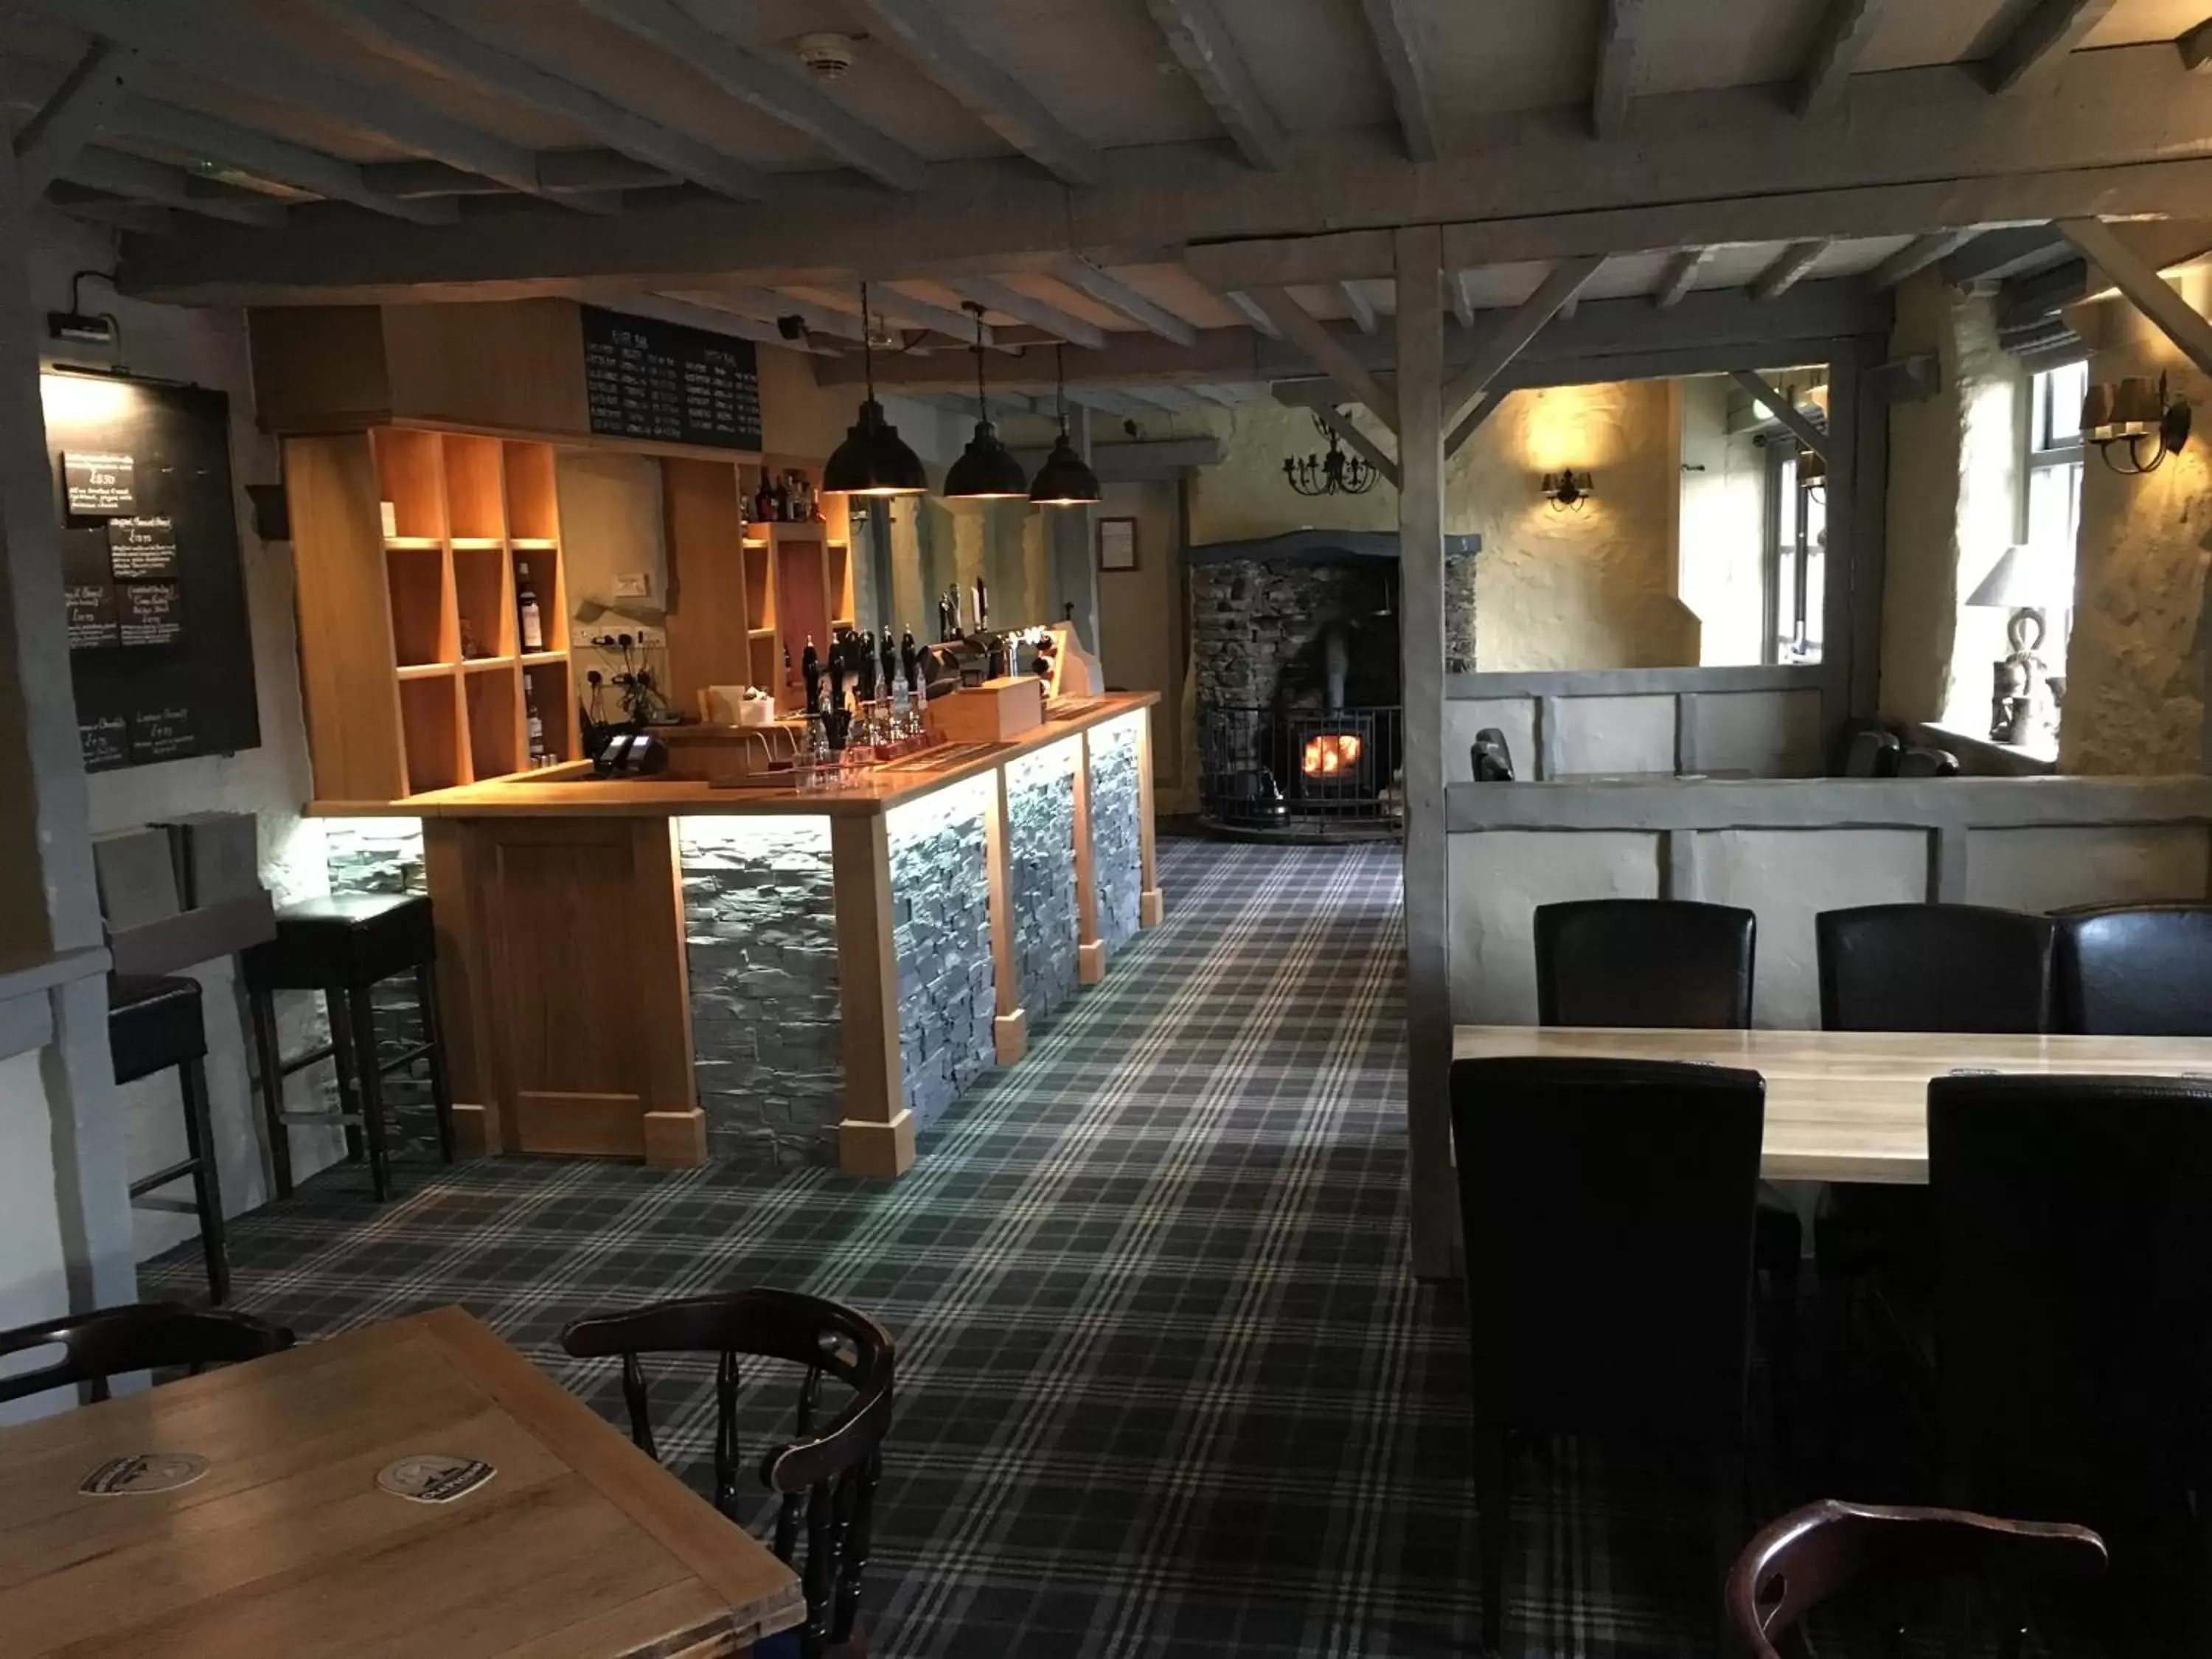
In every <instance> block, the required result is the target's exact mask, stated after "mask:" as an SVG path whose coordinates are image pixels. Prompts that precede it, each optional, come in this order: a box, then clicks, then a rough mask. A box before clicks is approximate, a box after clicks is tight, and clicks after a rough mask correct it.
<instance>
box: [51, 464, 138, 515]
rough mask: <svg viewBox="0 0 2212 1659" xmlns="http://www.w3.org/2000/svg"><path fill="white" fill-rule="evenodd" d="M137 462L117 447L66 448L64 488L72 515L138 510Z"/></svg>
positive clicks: (134, 511) (63, 476) (63, 473)
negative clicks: (103, 448)
mask: <svg viewBox="0 0 2212 1659" xmlns="http://www.w3.org/2000/svg"><path fill="white" fill-rule="evenodd" d="M137 471H138V463H137V459H135V458H134V457H132V456H130V455H126V454H124V453H121V452H120V451H118V450H80V449H65V450H64V451H63V452H62V487H63V489H64V491H66V493H67V495H68V499H69V510H70V514H71V516H73V517H76V518H80V519H105V518H112V517H113V516H114V515H115V514H117V513H136V512H137V510H138V485H137Z"/></svg>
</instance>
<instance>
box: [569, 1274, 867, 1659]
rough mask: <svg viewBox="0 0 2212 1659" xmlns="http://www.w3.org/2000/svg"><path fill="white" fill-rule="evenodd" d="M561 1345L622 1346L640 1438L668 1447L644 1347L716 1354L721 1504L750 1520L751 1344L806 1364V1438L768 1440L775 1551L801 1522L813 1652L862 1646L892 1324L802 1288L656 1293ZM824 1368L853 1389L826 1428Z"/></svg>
mask: <svg viewBox="0 0 2212 1659" xmlns="http://www.w3.org/2000/svg"><path fill="white" fill-rule="evenodd" d="M561 1346H562V1347H563V1348H565V1349H566V1350H567V1351H568V1352H569V1353H571V1354H573V1355H574V1356H575V1357H576V1358H579V1359H597V1358H611V1357H614V1356H617V1355H619V1356H620V1357H621V1359H622V1363H623V1402H624V1404H625V1405H626V1406H627V1407H629V1426H630V1438H631V1439H633V1440H635V1442H636V1443H637V1445H638V1448H639V1449H640V1450H641V1451H643V1452H645V1453H646V1454H647V1455H648V1456H652V1457H654V1458H658V1457H659V1455H660V1454H659V1449H658V1448H657V1447H656V1445H655V1444H654V1442H653V1421H652V1415H651V1412H650V1409H649V1407H648V1404H647V1386H646V1375H645V1368H644V1366H643V1365H642V1364H641V1356H643V1355H646V1354H655V1353H661V1354H668V1353H688V1354H712V1355H714V1356H715V1357H716V1362H717V1363H716V1368H715V1373H714V1507H715V1508H716V1509H718V1510H720V1511H721V1512H722V1513H723V1514H724V1515H726V1516H729V1517H730V1519H731V1520H732V1521H736V1522H739V1523H740V1524H742V1517H741V1516H739V1515H738V1358H739V1356H741V1355H744V1356H751V1357H756V1358H769V1359H781V1360H787V1361H789V1362H790V1363H791V1364H795V1365H798V1366H799V1367H801V1368H802V1371H803V1375H802V1377H801V1381H800V1383H799V1409H798V1414H797V1419H796V1425H795V1432H796V1434H797V1438H796V1439H793V1440H791V1441H789V1442H787V1443H782V1444H780V1445H775V1446H771V1447H770V1448H769V1450H768V1452H767V1454H766V1455H764V1456H763V1458H762V1459H761V1464H760V1474H761V1480H762V1482H763V1484H764V1485H765V1486H768V1488H769V1490H770V1491H772V1492H777V1493H780V1494H781V1502H780V1503H779V1504H777V1506H776V1519H775V1553H776V1555H777V1556H778V1558H779V1559H781V1560H782V1561H784V1562H785V1563H786V1564H787V1565H791V1566H794V1567H797V1566H799V1562H798V1561H797V1560H796V1559H794V1558H795V1555H796V1552H797V1549H798V1545H799V1528H800V1524H801V1522H802V1520H803V1521H804V1522H805V1531H806V1557H805V1565H804V1567H803V1568H801V1571H800V1578H801V1582H802V1583H804V1585H805V1592H806V1623H805V1626H804V1627H803V1628H802V1629H801V1631H800V1632H799V1651H800V1652H801V1653H802V1654H803V1655H804V1656H805V1659H817V1656H818V1655H823V1654H827V1653H831V1652H836V1653H840V1654H852V1655H858V1654H860V1653H861V1652H863V1651H864V1650H865V1647H864V1639H863V1638H860V1637H859V1636H858V1635H856V1633H855V1629H854V1625H855V1620H856V1619H857V1617H858V1615H859V1613H860V1578H861V1575H862V1573H863V1571H865V1570H866V1566H867V1564H868V1536H869V1517H870V1515H871V1512H872V1508H873V1505H874V1501H875V1492H876V1482H877V1480H878V1477H879V1476H880V1474H881V1472H882V1468H883V1452H882V1447H883V1439H884V1432H885V1431H887V1430H888V1429H889V1428H890V1420H891V1379H892V1371H893V1366H894V1360H895V1347H894V1345H893V1343H892V1341H891V1337H890V1333H889V1332H888V1331H886V1330H884V1328H883V1327H882V1326H880V1325H878V1324H877V1323H876V1322H875V1321H873V1320H872V1319H870V1318H869V1317H868V1316H866V1315H865V1314H861V1313H856V1312H854V1310H852V1309H850V1308H846V1307H841V1306H840V1305H839V1304H836V1303H835V1302H827V1301H824V1300H823V1299H822V1298H821V1297H812V1296H803V1295H800V1294H799V1293H798V1292H797V1291H776V1290H761V1289H755V1290H746V1291H730V1292H726V1293H724V1294H721V1295H718V1296H701V1297H687V1298H685V1299H684V1300H681V1301H676V1302H661V1303H656V1304H653V1305H652V1306H650V1307H645V1308H639V1309H636V1310H634V1311H632V1312H629V1313H618V1314H605V1315H598V1316H592V1317H591V1318H587V1319H580V1320H577V1321H576V1322H574V1323H573V1324H571V1325H570V1326H568V1328H567V1329H565V1330H563V1331H562V1333H561ZM824 1373H827V1374H828V1375H829V1376H833V1377H835V1378H836V1379H837V1380H838V1381H839V1382H840V1383H843V1384H845V1385H846V1386H847V1387H848V1388H849V1389H851V1390H852V1398H851V1399H850V1400H849V1401H848V1402H847V1403H846V1405H845V1407H844V1408H843V1409H842V1411H840V1412H839V1413H837V1415H836V1417H835V1418H834V1419H832V1420H831V1421H830V1422H829V1425H827V1426H826V1427H823V1428H822V1429H819V1430H817V1429H816V1427H815V1425H814V1419H815V1415H816V1413H817V1409H818V1407H819V1406H820V1404H821V1392H822V1378H823V1374H824Z"/></svg>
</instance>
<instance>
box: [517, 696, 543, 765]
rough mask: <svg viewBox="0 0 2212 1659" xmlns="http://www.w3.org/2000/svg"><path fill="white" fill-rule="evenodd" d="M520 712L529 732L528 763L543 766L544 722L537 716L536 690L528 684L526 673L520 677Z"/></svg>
mask: <svg viewBox="0 0 2212 1659" xmlns="http://www.w3.org/2000/svg"><path fill="white" fill-rule="evenodd" d="M522 710H523V722H524V724H525V725H526V726H527V727H528V728H529V731H530V763H531V764H532V766H543V765H544V764H545V763H546V760H547V758H548V757H547V755H546V753H545V722H544V720H541V719H539V718H538V688H537V687H536V686H534V685H532V684H531V683H530V676H529V675H528V674H525V675H523V677H522Z"/></svg>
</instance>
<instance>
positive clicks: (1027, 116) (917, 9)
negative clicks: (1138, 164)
mask: <svg viewBox="0 0 2212 1659" xmlns="http://www.w3.org/2000/svg"><path fill="white" fill-rule="evenodd" d="M852 3H853V4H854V7H855V8H856V9H858V10H860V12H861V13H862V14H864V15H866V17H867V19H868V20H869V21H870V22H871V23H872V24H873V25H874V26H875V27H874V29H873V33H874V34H875V36H876V38H877V39H878V40H882V41H883V42H884V44H885V45H887V46H890V47H891V48H892V49H893V50H894V51H896V52H900V53H901V54H902V55H903V56H904V57H905V58H906V59H907V61H908V62H909V63H911V64H913V65H914V66H915V68H916V69H918V70H921V72H922V74H924V75H926V76H928V77H929V78H930V79H931V80H932V81H934V82H936V83H937V84H938V85H939V86H940V87H942V88H944V89H945V91H946V92H949V93H951V94H952V96H953V97H955V98H956V99H957V100H959V101H960V102H961V103H962V104H963V105H965V106H967V107H968V109H969V112H970V113H972V114H974V115H975V117H976V118H977V119H979V120H981V122H982V123H983V125H986V126H987V127H989V128H990V129H991V131H994V132H995V133H997V134H998V135H999V137H1001V138H1003V139H1005V140H1006V142H1007V143H1010V144H1012V146H1013V147H1014V148H1015V149H1018V150H1019V151H1021V153H1022V154H1023V155H1026V156H1028V157H1029V158H1030V160H1031V161H1035V162H1036V164H1037V165H1038V166H1039V167H1042V168H1044V170H1045V171H1046V172H1048V173H1051V174H1052V176H1053V177H1054V178H1055V179H1059V180H1060V182H1061V183H1062V184H1068V185H1088V184H1094V183H1096V182H1097V179H1098V169H1099V163H1098V155H1097V151H1096V150H1094V149H1091V146H1090V145H1089V144H1088V143H1085V141H1084V140H1083V139H1081V138H1079V137H1077V136H1076V134H1075V133H1074V132H1073V131H1072V130H1071V129H1070V128H1069V127H1068V126H1067V125H1066V123H1064V122H1063V121H1061V120H1060V118H1059V117H1058V116H1057V115H1054V113H1053V112H1051V111H1050V110H1049V109H1048V108H1046V107H1045V105H1044V102H1043V100H1042V99H1040V98H1038V97H1037V96H1036V94H1034V93H1032V92H1031V91H1030V89H1029V88H1027V87H1026V86H1024V84H1023V83H1022V82H1020V81H1019V80H1018V79H1016V78H1015V77H1014V76H1012V75H1010V74H1008V73H1007V72H1006V70H1003V69H1001V68H1000V66H999V65H998V64H996V63H994V62H993V61H992V59H991V58H988V57H987V56H986V55H985V54H984V53H982V52H979V51H977V50H976V49H975V46H973V45H972V44H971V43H970V42H969V40H968V39H967V37H966V36H964V35H963V34H962V33H960V31H959V30H958V29H957V28H955V27H953V26H952V24H951V22H950V21H947V20H946V18H945V15H944V14H943V13H942V12H941V11H939V9H938V8H937V5H936V3H935V0H852Z"/></svg>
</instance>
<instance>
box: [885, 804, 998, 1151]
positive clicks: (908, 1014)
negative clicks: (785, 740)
mask: <svg viewBox="0 0 2212 1659" xmlns="http://www.w3.org/2000/svg"><path fill="white" fill-rule="evenodd" d="M993 787H994V786H993V784H992V783H991V781H989V780H988V779H984V778H976V779H971V780H969V782H968V783H965V784H958V785H955V786H954V787H951V788H950V789H945V790H940V791H939V792H938V793H936V794H933V795H931V796H929V797H927V799H923V800H921V801H917V802H915V803H914V804H913V805H909V806H905V807H900V808H896V809H894V810H893V811H892V812H891V813H890V822H889V823H887V824H886V825H885V826H884V827H885V830H886V833H887V836H888V838H889V840H890V864H891V940H892V945H893V946H894V948H895V950H896V953H897V957H898V1010H899V1073H900V1085H901V1088H902V1091H903V1093H904V1096H905V1098H906V1104H907V1109H908V1110H909V1111H911V1112H912V1113H913V1114H914V1117H915V1127H916V1128H924V1127H927V1126H928V1125H929V1124H931V1123H933V1122H934V1121H936V1120H937V1119H938V1117H939V1116H940V1115H942V1114H943V1112H944V1110H945V1108H946V1107H947V1106H949V1105H951V1103H953V1102H954V1101H955V1100H957V1099H958V1098H959V1097H961V1096H962V1095H963V1094H964V1093H965V1092H966V1091H967V1090H968V1088H969V1085H971V1084H973V1083H974V1082H975V1079H977V1078H978V1077H980V1076H981V1074H982V1073H983V1072H984V1071H985V1070H986V1069H987V1067H988V1066H990V1065H991V1064H992V1063H993V1060H994V1048H993V1044H992V1040H991V1020H992V1017H993V1016H994V1014H996V1013H997V1012H998V1003H997V997H998V987H997V981H996V980H995V978H994V974H993V969H992V963H991V902H990V900H991V895H990V872H989V869H988V867H987V865H986V864H985V861H984V841H983V814H984V811H985V810H986V808H987V805H988V803H989V800H990V798H991V792H992V789H993Z"/></svg>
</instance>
